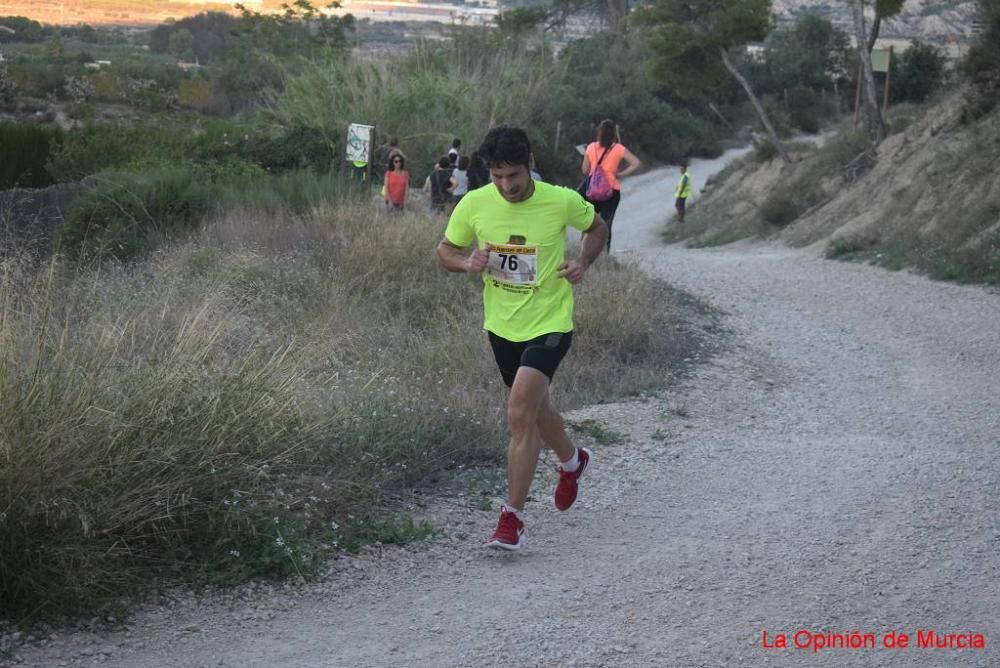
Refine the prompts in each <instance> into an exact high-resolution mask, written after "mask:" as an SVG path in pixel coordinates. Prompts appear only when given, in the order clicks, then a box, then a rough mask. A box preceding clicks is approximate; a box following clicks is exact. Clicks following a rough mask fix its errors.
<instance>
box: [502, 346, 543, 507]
mask: <svg viewBox="0 0 1000 668" xmlns="http://www.w3.org/2000/svg"><path fill="white" fill-rule="evenodd" d="M548 392H549V378H548V376H546V375H545V374H544V373H542V372H541V371H539V370H538V369H534V368H532V367H526V366H522V367H521V368H519V369H518V370H517V376H516V377H515V378H514V385H513V386H512V387H511V388H510V399H509V400H508V402H507V425H508V426H509V427H510V446H509V447H508V449H507V485H508V488H509V489H508V494H509V498H508V501H509V502H510V505H511V506H513V507H514V508H516V509H517V510H524V504H525V502H526V501H527V500H528V490H529V489H530V488H531V480H532V479H533V478H534V477H535V468H536V467H537V466H538V455H539V452H540V447H541V438H540V437H539V429H538V424H537V422H538V415H539V411H540V410H541V408H542V406H543V405H544V402H545V400H546V398H547V396H548Z"/></svg>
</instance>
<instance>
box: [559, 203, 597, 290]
mask: <svg viewBox="0 0 1000 668" xmlns="http://www.w3.org/2000/svg"><path fill="white" fill-rule="evenodd" d="M607 243H608V226H607V225H606V224H605V223H604V219H603V218H601V217H600V215H598V214H596V213H595V214H594V222H593V223H592V224H591V225H590V227H588V228H587V231H586V232H584V233H583V247H582V248H581V249H580V257H578V258H576V259H575V260H569V261H567V262H563V263H562V265H560V266H559V276H560V277H562V278H565V279H566V280H567V281H569V282H570V283H572V284H573V285H577V284H578V283H580V282H582V281H583V274H584V273H585V272H586V271H587V268H588V267H590V265H591V264H593V263H594V260H596V259H597V256H598V255H600V254H601V251H602V250H604V246H605V245H606V244H607Z"/></svg>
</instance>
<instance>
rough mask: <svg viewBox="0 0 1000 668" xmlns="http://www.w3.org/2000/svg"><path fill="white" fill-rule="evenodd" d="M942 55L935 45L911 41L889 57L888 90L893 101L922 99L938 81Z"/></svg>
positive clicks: (940, 73)
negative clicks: (899, 53)
mask: <svg viewBox="0 0 1000 668" xmlns="http://www.w3.org/2000/svg"><path fill="white" fill-rule="evenodd" d="M944 66H945V58H944V56H943V55H941V52H940V51H938V50H937V49H936V48H934V47H933V46H931V45H930V44H927V43H925V42H921V41H919V40H916V41H914V42H913V43H912V44H911V45H910V48H908V49H907V50H906V51H904V52H903V53H902V55H900V57H899V58H893V60H892V63H891V65H890V67H891V68H892V77H891V83H890V92H891V95H892V99H893V100H895V101H897V102H923V101H924V100H926V99H927V98H928V97H929V96H930V94H931V93H933V92H934V90H935V89H936V88H937V87H938V86H939V85H941V79H942V77H943V76H944Z"/></svg>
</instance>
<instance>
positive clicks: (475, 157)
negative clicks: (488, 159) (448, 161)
mask: <svg viewBox="0 0 1000 668" xmlns="http://www.w3.org/2000/svg"><path fill="white" fill-rule="evenodd" d="M489 182H490V170H489V168H488V167H487V166H486V163H485V162H483V159H482V158H481V157H480V156H479V151H473V152H472V155H470V156H469V190H475V189H476V188H482V187H483V186H485V185H486V184H487V183H489Z"/></svg>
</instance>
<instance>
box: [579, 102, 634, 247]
mask: <svg viewBox="0 0 1000 668" xmlns="http://www.w3.org/2000/svg"><path fill="white" fill-rule="evenodd" d="M623 161H624V162H625V163H626V167H625V169H623V170H622V171H620V172H619V171H618V169H619V167H621V164H622V162H623ZM640 167H642V162H640V161H639V158H637V157H635V155H634V154H633V153H632V151H630V150H628V149H627V148H625V146H623V145H622V144H621V143H620V139H619V136H618V126H617V125H615V123H614V121H612V120H611V119H608V118H605V119H604V120H603V121H601V122H600V124H599V125H598V126H597V141H595V142H591V143H590V145H589V146H587V150H586V151H585V152H584V154H583V164H581V165H580V171H582V172H583V173H584V174H585V175H587V176H590V175H592V174H593V172H594V170H595V169H601V170H603V171H604V176H605V178H606V179H607V180H608V183H610V184H611V188H612V191H611V197H610V198H608V199H606V200H603V201H599V202H591V203H592V204H593V205H594V208H595V209H597V213H598V214H600V216H601V218H602V219H603V220H604V222H605V223H606V224H607V226H608V252H610V251H611V223H612V221H613V220H614V217H615V211H616V210H617V209H618V203H619V202H621V198H622V193H621V183H620V182H619V180H618V179H620V178H621V177H623V176H628V175H629V174H632V173H634V172H635V171H636V170H637V169H639V168H640Z"/></svg>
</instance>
